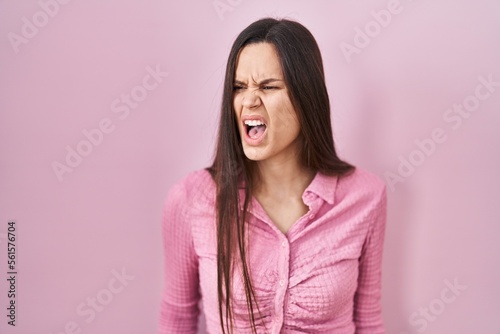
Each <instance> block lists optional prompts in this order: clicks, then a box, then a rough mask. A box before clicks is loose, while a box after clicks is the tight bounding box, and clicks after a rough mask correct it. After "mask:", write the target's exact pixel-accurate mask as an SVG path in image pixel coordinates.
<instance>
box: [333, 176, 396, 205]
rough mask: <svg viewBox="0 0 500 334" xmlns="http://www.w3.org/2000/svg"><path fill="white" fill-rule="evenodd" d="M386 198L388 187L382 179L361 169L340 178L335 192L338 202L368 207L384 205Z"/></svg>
mask: <svg viewBox="0 0 500 334" xmlns="http://www.w3.org/2000/svg"><path fill="white" fill-rule="evenodd" d="M386 196H387V195H386V185H385V182H384V181H383V180H382V178H380V177H379V176H378V175H376V174H374V173H372V172H369V171H367V170H365V169H363V168H360V167H356V168H355V169H354V170H353V171H352V172H351V173H349V174H347V175H344V176H341V177H339V179H338V182H337V190H336V192H335V197H336V198H337V199H338V200H348V201H349V202H351V201H352V202H356V203H359V204H363V203H364V204H366V205H368V206H378V205H382V204H384V203H385V201H386Z"/></svg>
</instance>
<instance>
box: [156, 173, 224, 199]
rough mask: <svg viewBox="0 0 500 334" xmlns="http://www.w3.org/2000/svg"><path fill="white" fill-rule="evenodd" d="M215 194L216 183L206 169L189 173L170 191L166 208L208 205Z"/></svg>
mask: <svg viewBox="0 0 500 334" xmlns="http://www.w3.org/2000/svg"><path fill="white" fill-rule="evenodd" d="M214 194H215V183H214V181H213V178H212V176H211V175H210V173H209V172H208V171H207V170H206V169H198V170H195V171H191V172H189V173H188V174H187V175H186V176H184V177H183V178H182V179H180V180H178V181H176V182H175V183H174V184H173V185H172V186H171V187H170V189H169V190H168V193H167V196H166V199H165V206H172V205H175V206H184V207H193V206H194V205H195V204H199V203H200V202H204V203H208V202H210V200H211V199H212V197H213V195H214Z"/></svg>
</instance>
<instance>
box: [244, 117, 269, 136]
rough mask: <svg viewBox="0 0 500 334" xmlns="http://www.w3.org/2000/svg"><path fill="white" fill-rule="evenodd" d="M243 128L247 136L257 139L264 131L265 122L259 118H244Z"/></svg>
mask: <svg viewBox="0 0 500 334" xmlns="http://www.w3.org/2000/svg"><path fill="white" fill-rule="evenodd" d="M245 128H246V132H247V135H248V137H250V138H252V139H257V138H259V137H261V136H262V135H263V134H264V132H265V131H266V124H264V122H262V121H259V120H246V121H245Z"/></svg>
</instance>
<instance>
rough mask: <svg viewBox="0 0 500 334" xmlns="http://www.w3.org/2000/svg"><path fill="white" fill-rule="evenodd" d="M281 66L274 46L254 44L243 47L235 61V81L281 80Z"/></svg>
mask: <svg viewBox="0 0 500 334" xmlns="http://www.w3.org/2000/svg"><path fill="white" fill-rule="evenodd" d="M282 76H283V75H282V70H281V64H280V60H279V57H278V54H277V52H276V49H275V47H274V45H272V44H270V43H255V44H249V45H247V46H245V47H244V48H243V49H242V50H241V51H240V54H239V55H238V58H237V60H236V78H235V79H236V80H241V81H246V80H254V81H259V80H264V79H267V78H277V79H281V78H282Z"/></svg>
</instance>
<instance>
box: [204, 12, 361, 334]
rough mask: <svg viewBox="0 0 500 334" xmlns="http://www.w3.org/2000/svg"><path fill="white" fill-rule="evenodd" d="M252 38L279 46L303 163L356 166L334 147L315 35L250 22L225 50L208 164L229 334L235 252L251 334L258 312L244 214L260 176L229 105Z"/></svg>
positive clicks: (327, 169)
mask: <svg viewBox="0 0 500 334" xmlns="http://www.w3.org/2000/svg"><path fill="white" fill-rule="evenodd" d="M254 43H270V44H272V45H273V46H274V47H275V49H276V51H277V55H278V57H279V60H280V63H281V68H282V72H283V75H284V82H285V85H286V87H287V88H288V94H289V98H290V101H291V103H292V106H293V107H294V110H295V112H296V114H297V118H298V121H299V124H300V125H301V129H300V135H299V136H300V137H301V143H302V145H300V150H301V151H300V152H299V159H300V162H301V163H302V165H303V166H304V167H306V168H308V169H310V170H312V171H314V172H321V173H323V174H325V175H337V176H341V175H345V174H347V173H349V172H351V171H352V170H354V167H353V166H352V165H350V164H349V163H347V162H344V161H342V160H341V159H340V158H339V157H338V156H337V153H336V150H335V145H334V141H333V134H332V128H331V119H330V100H329V97H328V92H327V89H326V85H325V76H324V70H323V62H322V59H321V53H320V50H319V47H318V45H317V43H316V40H315V39H314V37H313V35H312V34H311V33H310V32H309V30H308V29H307V28H305V27H304V26H303V25H301V24H300V23H298V22H295V21H291V20H287V19H273V18H264V19H261V20H258V21H256V22H254V23H252V24H250V25H249V26H248V27H247V28H245V29H244V30H243V31H242V32H241V33H240V34H239V35H238V37H237V38H236V40H235V41H234V43H233V45H232V48H231V51H230V53H229V57H228V60H227V66H226V73H225V78H224V88H223V94H222V106H221V113H220V121H219V125H218V136H217V143H216V149H215V155H214V159H213V163H212V165H211V166H210V167H207V170H208V171H209V172H210V174H211V176H212V178H213V180H214V182H215V184H216V204H215V210H216V223H217V295H218V302H219V318H220V325H221V329H222V333H224V334H226V333H228V334H232V333H233V327H234V326H233V308H232V303H231V279H232V275H233V270H234V264H235V261H236V259H235V256H234V255H236V254H238V255H239V259H238V261H239V262H241V270H242V274H243V283H244V287H245V295H246V301H247V309H248V315H249V319H250V326H251V328H252V333H255V334H256V333H257V330H256V324H255V314H254V313H255V312H254V310H255V309H256V310H257V311H258V312H259V313H260V310H259V306H258V301H257V298H256V297H255V292H254V288H253V285H252V280H251V275H250V272H249V267H248V265H247V256H246V247H247V245H246V243H245V216H246V213H247V209H248V205H249V203H250V198H251V195H252V185H253V184H255V181H258V180H254V179H253V178H255V177H256V176H255V173H254V170H255V162H254V161H251V160H250V159H248V158H247V157H246V156H245V154H244V152H243V146H242V143H241V136H240V133H239V130H238V124H237V120H236V115H235V110H234V105H233V98H234V80H235V72H236V66H237V60H238V55H239V53H240V51H241V50H242V49H243V48H244V47H245V46H247V45H249V44H254ZM240 182H244V184H245V187H244V193H245V197H244V201H243V199H242V198H240V196H239V190H238V187H239V184H240ZM241 201H243V210H242V211H240V207H239V205H240V203H241ZM254 304H255V305H254ZM224 315H225V318H226V321H224ZM261 318H262V317H261Z"/></svg>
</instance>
